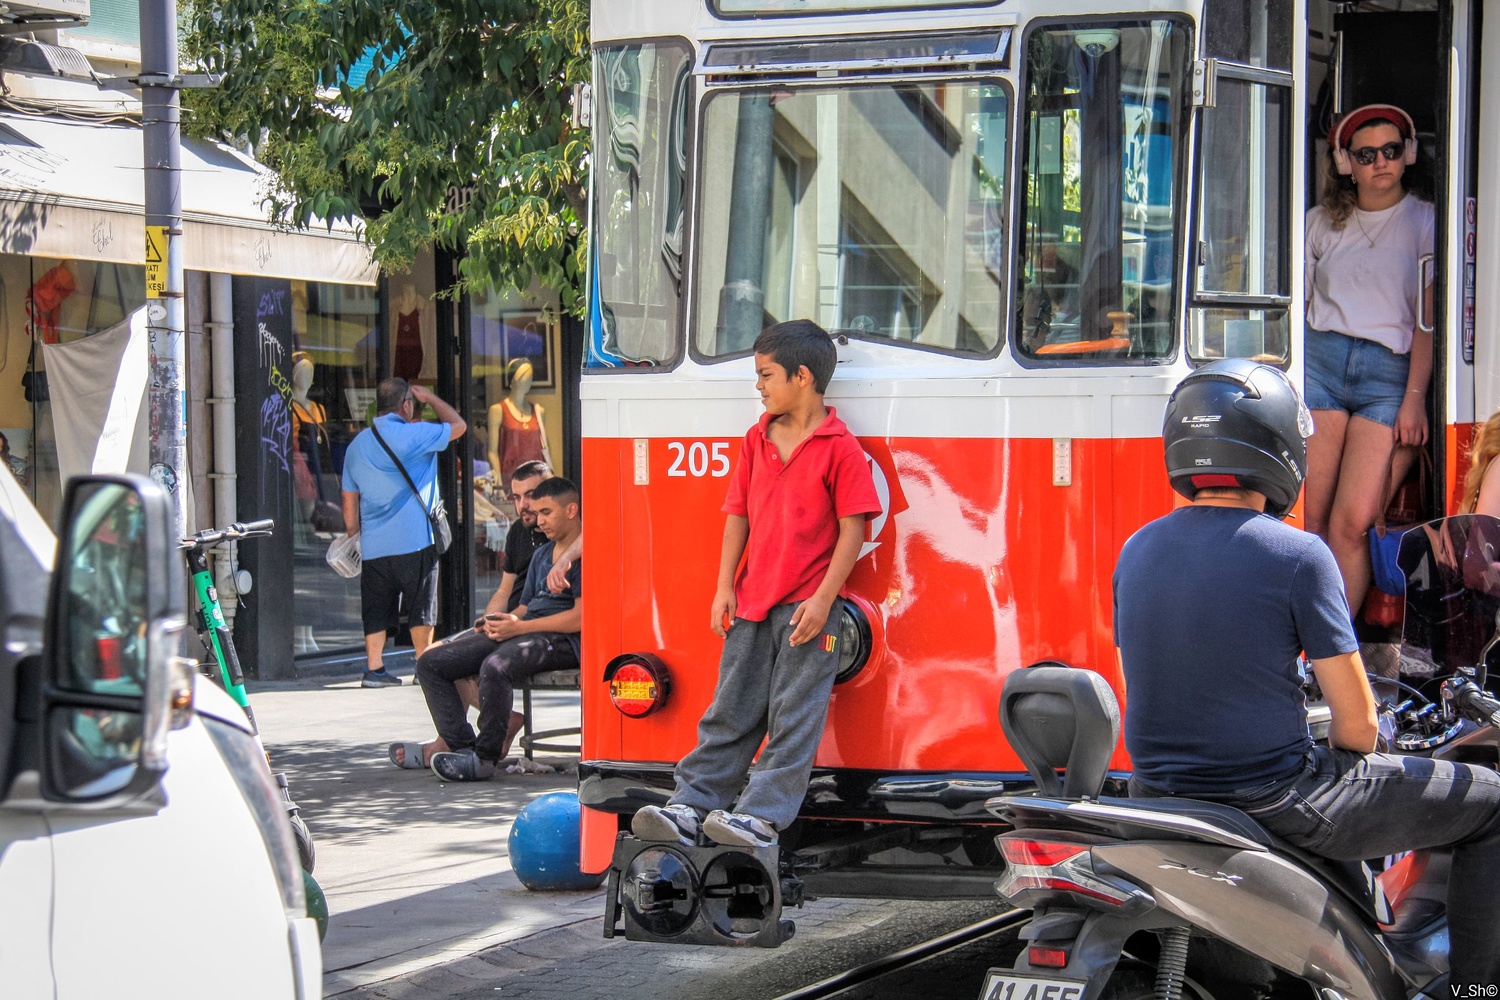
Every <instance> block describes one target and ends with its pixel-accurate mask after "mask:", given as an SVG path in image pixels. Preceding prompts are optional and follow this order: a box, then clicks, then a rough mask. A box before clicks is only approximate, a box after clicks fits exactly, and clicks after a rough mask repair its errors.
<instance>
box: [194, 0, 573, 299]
mask: <svg viewBox="0 0 1500 1000" xmlns="http://www.w3.org/2000/svg"><path fill="white" fill-rule="evenodd" d="M182 23H183V25H184V29H185V38H184V53H185V54H186V55H187V56H188V57H189V58H191V59H193V60H194V61H196V62H198V63H200V64H201V65H202V66H203V67H204V68H205V69H207V70H208V71H209V72H212V73H222V74H223V75H224V80H223V83H222V84H221V85H220V86H219V88H218V89H216V90H211V91H191V92H187V93H186V94H185V96H186V97H187V101H188V104H189V114H188V115H187V127H188V130H189V131H190V132H192V133H193V134H195V135H200V136H212V137H214V138H219V139H223V140H227V141H230V142H232V143H245V142H248V143H249V144H250V145H251V147H252V148H253V149H254V152H255V155H256V156H257V157H258V158H259V159H260V160H261V161H262V162H264V163H265V164H266V165H268V166H269V167H271V168H272V169H273V170H275V171H276V173H277V175H278V176H279V177H280V181H281V186H280V188H279V189H278V190H276V191H273V192H270V196H269V201H268V210H269V213H270V214H271V215H272V217H273V218H275V219H278V220H280V221H283V222H286V223H289V224H292V225H297V226H306V225H309V224H316V220H317V219H330V220H332V219H339V220H351V221H352V220H359V219H363V218H365V217H366V214H367V213H366V212H363V211H362V210H361V204H362V203H363V204H364V205H365V206H366V207H367V208H368V207H369V206H371V205H374V204H377V203H378V204H380V205H381V206H382V208H383V212H381V213H379V214H377V213H375V212H369V213H368V214H369V215H370V216H372V217H371V218H369V219H368V222H367V223H366V227H367V228H366V235H367V238H368V239H369V241H370V243H371V244H372V246H373V247H374V251H375V256H376V259H377V260H378V261H379V262H380V263H381V264H382V265H383V266H386V267H388V268H391V269H393V270H400V269H403V268H404V267H405V266H406V265H408V264H409V263H410V262H411V260H412V258H413V257H414V256H415V255H416V253H417V252H418V251H420V250H421V249H422V248H423V247H425V246H429V245H433V244H436V245H439V246H445V247H448V248H450V249H456V248H458V247H460V246H462V247H465V248H467V251H468V253H467V257H466V259H465V262H464V265H463V266H464V273H463V278H464V280H465V282H466V283H468V284H472V285H475V286H478V287H490V288H503V287H507V286H518V287H521V288H524V287H526V286H527V285H528V284H529V283H530V281H531V280H532V278H533V277H534V278H536V279H537V280H539V281H540V282H541V283H542V284H543V285H546V286H548V287H552V288H555V289H557V290H558V291H559V292H560V293H561V294H562V296H563V303H564V306H565V308H575V309H576V308H578V304H579V301H580V295H579V289H580V287H581V284H582V274H583V271H584V268H583V266H582V260H583V249H582V245H583V239H582V233H583V230H584V225H585V209H584V200H585V191H586V180H585V171H586V169H587V152H588V135H587V133H586V132H582V131H575V130H573V128H572V127H571V124H570V122H571V117H572V90H573V85H574V84H575V83H580V82H583V81H584V80H586V79H587V78H588V72H589V62H588V60H589V55H588V52H589V48H588V30H589V9H588V0H185V2H184V5H183V20H182ZM371 49H373V50H374V65H373V68H372V70H371V72H370V74H369V77H368V79H367V80H366V81H365V82H364V83H363V85H362V86H359V87H351V86H348V85H347V84H346V81H347V80H348V77H349V72H350V69H351V67H352V66H354V65H355V64H356V63H357V62H358V61H359V60H360V58H361V57H362V56H363V55H364V54H365V53H366V52H367V51H369V50H371ZM455 192H456V193H457V197H455V196H454V194H455Z"/></svg>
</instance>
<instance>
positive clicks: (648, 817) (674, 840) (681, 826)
mask: <svg viewBox="0 0 1500 1000" xmlns="http://www.w3.org/2000/svg"><path fill="white" fill-rule="evenodd" d="M630 832H631V833H633V834H635V835H636V836H637V837H639V838H640V839H641V840H650V841H653V842H659V843H664V844H681V845H682V846H683V847H692V846H693V845H694V844H696V843H697V842H698V810H696V809H694V808H693V807H692V806H689V805H684V804H683V803H681V802H678V803H676V804H674V805H670V806H642V807H641V808H639V809H637V810H636V811H635V816H634V817H632V818H631V820H630Z"/></svg>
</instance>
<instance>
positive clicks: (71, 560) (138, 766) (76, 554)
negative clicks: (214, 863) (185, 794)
mask: <svg viewBox="0 0 1500 1000" xmlns="http://www.w3.org/2000/svg"><path fill="white" fill-rule="evenodd" d="M174 524H175V520H174V518H173V513H172V504H171V501H170V499H169V498H168V496H167V494H166V492H165V491H163V490H162V488H161V487H160V486H158V485H157V484H156V483H154V482H152V481H151V480H150V479H147V478H146V477H144V476H134V475H125V476H86V477H78V478H74V479H72V480H69V482H68V487H67V493H66V495H65V497H64V499H63V513H62V524H61V533H60V535H59V536H58V541H57V558H56V561H55V565H54V568H53V573H52V590H51V595H50V599H49V601H48V607H47V626H46V645H45V650H46V651H45V653H44V668H43V680H42V692H41V701H42V704H41V709H42V716H41V723H42V747H41V757H42V759H41V768H40V771H41V786H42V788H41V790H42V797H43V798H44V799H46V800H48V801H50V802H66V803H69V804H70V805H73V806H82V807H87V808H95V809H109V808H119V807H120V806H123V805H125V804H128V803H131V802H135V801H137V800H141V799H142V798H144V797H146V796H148V795H149V794H150V793H151V792H153V791H155V789H156V788H157V786H158V784H159V783H160V781H161V777H162V775H164V774H165V773H166V770H167V734H168V732H169V731H170V729H171V728H172V722H173V707H174V702H180V701H181V700H182V697H183V695H182V692H181V690H180V689H181V680H180V678H179V677H178V676H177V675H178V670H177V662H178V659H177V651H178V645H179V643H180V641H181V632H182V630H183V629H184V628H185V627H186V622H187V615H186V599H185V595H184V593H183V585H182V571H181V568H180V567H179V565H178V563H177V553H176V549H177V539H175V538H174V537H173V535H174V534H175V532H174V530H173V528H174Z"/></svg>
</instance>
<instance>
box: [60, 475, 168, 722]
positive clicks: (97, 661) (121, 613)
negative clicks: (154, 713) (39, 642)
mask: <svg viewBox="0 0 1500 1000" xmlns="http://www.w3.org/2000/svg"><path fill="white" fill-rule="evenodd" d="M76 497H77V499H76V503H75V506H74V515H73V519H72V524H71V525H70V526H69V530H68V533H67V535H66V539H67V541H68V543H69V548H68V551H67V553H66V559H67V565H66V568H65V571H66V573H67V589H66V591H65V593H64V595H63V596H64V600H65V601H66V602H67V604H66V606H65V607H64V608H61V609H59V610H60V613H61V614H62V615H63V616H64V621H65V622H66V623H67V639H66V643H67V646H66V648H65V649H63V650H61V651H59V662H60V665H61V666H62V667H63V670H62V671H60V673H59V675H58V678H57V680H58V683H59V684H61V685H62V686H64V687H67V688H70V689H72V690H74V691H80V692H87V693H93V694H118V695H139V694H141V693H142V692H143V691H144V690H145V683H146V680H145V678H146V664H147V660H148V657H147V636H146V630H147V625H148V624H149V616H148V614H147V608H146V598H147V593H146V587H147V580H146V569H147V567H146V530H145V512H144V509H143V508H142V506H141V501H140V497H139V496H137V495H136V493H135V491H134V490H132V489H130V488H128V487H125V486H121V485H119V484H117V483H98V484H91V485H89V486H86V487H81V488H80V489H79V491H78V493H77V494H76Z"/></svg>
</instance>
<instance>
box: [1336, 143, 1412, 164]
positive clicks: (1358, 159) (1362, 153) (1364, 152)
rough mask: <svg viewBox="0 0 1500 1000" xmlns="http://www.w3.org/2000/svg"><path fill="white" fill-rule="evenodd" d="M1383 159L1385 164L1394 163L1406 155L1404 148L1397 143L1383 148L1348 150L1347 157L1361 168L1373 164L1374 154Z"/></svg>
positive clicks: (1368, 147) (1364, 147)
mask: <svg viewBox="0 0 1500 1000" xmlns="http://www.w3.org/2000/svg"><path fill="white" fill-rule="evenodd" d="M1377 153H1378V154H1379V155H1381V156H1383V157H1384V158H1385V162H1387V163H1395V162H1396V161H1397V160H1399V159H1401V157H1402V156H1404V155H1405V154H1406V146H1405V145H1404V144H1402V143H1399V142H1388V143H1386V144H1385V145H1384V146H1361V147H1359V148H1358V149H1351V150H1349V155H1350V156H1351V157H1353V158H1354V162H1355V163H1358V164H1359V165H1360V166H1362V167H1368V166H1369V165H1370V164H1372V163H1374V162H1375V156H1376V154H1377Z"/></svg>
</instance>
